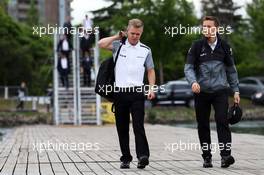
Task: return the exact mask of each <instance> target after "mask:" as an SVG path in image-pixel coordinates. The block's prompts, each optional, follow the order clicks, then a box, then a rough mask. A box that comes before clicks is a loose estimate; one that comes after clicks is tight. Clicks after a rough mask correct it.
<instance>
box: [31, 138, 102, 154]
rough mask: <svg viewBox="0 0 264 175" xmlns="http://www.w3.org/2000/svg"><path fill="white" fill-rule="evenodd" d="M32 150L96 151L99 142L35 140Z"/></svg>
mask: <svg viewBox="0 0 264 175" xmlns="http://www.w3.org/2000/svg"><path fill="white" fill-rule="evenodd" d="M33 150H34V151H39V152H42V151H69V150H71V151H78V152H79V153H83V152H85V151H98V150H100V147H99V143H92V142H80V143H76V142H71V143H63V142H53V141H49V140H48V141H47V142H37V143H33Z"/></svg>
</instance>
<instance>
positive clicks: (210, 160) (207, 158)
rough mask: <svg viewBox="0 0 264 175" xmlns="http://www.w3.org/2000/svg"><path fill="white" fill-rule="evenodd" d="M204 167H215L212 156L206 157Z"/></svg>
mask: <svg viewBox="0 0 264 175" xmlns="http://www.w3.org/2000/svg"><path fill="white" fill-rule="evenodd" d="M203 167H204V168H212V167H213V164H212V158H211V157H206V158H204V163H203Z"/></svg>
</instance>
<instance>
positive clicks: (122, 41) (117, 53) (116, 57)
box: [114, 37, 126, 68]
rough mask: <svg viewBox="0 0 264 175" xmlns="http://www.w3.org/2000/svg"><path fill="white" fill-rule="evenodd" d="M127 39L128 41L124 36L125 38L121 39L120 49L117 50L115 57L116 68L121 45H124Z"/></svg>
mask: <svg viewBox="0 0 264 175" xmlns="http://www.w3.org/2000/svg"><path fill="white" fill-rule="evenodd" d="M125 41H126V37H123V38H122V39H121V41H120V46H119V48H118V50H117V52H116V56H115V59H114V68H115V66H116V63H117V59H118V55H119V52H120V50H121V47H122V46H123V44H125Z"/></svg>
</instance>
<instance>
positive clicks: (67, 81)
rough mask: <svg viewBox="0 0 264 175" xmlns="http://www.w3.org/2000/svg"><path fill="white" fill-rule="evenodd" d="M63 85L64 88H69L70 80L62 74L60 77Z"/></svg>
mask: <svg viewBox="0 0 264 175" xmlns="http://www.w3.org/2000/svg"><path fill="white" fill-rule="evenodd" d="M60 79H61V83H62V86H63V87H66V88H69V79H68V75H67V74H66V75H65V74H61V75H60Z"/></svg>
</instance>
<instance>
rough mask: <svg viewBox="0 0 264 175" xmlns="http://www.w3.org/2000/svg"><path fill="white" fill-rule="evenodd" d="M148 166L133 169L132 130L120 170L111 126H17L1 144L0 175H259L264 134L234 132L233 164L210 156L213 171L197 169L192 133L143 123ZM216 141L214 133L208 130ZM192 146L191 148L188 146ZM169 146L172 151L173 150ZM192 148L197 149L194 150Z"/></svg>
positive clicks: (195, 139) (263, 167) (263, 161)
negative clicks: (129, 158) (126, 161)
mask: <svg viewBox="0 0 264 175" xmlns="http://www.w3.org/2000/svg"><path fill="white" fill-rule="evenodd" d="M146 132H147V136H148V140H149V144H150V153H151V157H150V165H149V166H147V167H146V169H144V170H139V169H137V168H136V165H137V160H136V156H135V149H134V136H133V135H132V134H133V131H132V129H131V137H130V138H131V142H130V145H131V153H132V155H133V157H134V160H133V162H132V164H131V168H130V169H127V170H121V169H119V165H120V162H119V156H120V151H119V144H118V140H117V133H116V130H115V127H114V126H112V125H108V126H100V127H97V126H81V127H74V126H58V127H56V126H49V125H35V126H22V127H17V128H15V129H13V130H12V131H11V132H10V133H8V134H7V135H6V136H5V137H4V139H3V140H2V142H0V174H1V175H12V174H16V175H25V174H28V175H39V174H41V175H50V174H55V175H67V174H70V175H71V174H72V175H81V174H82V175H88V174H89V175H94V174H98V175H104V174H113V175H123V174H128V175H139V174H143V175H151V174H154V175H174V174H199V175H201V174H221V175H223V174H228V175H233V174H247V175H248V174H259V175H261V174H264V136H257V135H248V134H234V133H233V135H232V136H233V150H232V155H233V156H234V157H235V159H236V163H235V164H234V165H232V166H231V167H229V168H228V169H222V168H220V156H219V152H218V151H216V153H215V154H213V165H214V167H213V168H210V169H204V168H202V160H201V155H200V154H201V152H200V150H198V149H196V148H197V147H195V146H191V145H194V144H198V137H197V131H196V130H194V129H187V128H176V127H170V126H162V125H146ZM212 138H213V139H212V141H213V143H217V142H216V138H217V136H216V133H215V132H212ZM192 143H193V144H192ZM172 148H173V149H172ZM195 149H196V150H195Z"/></svg>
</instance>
